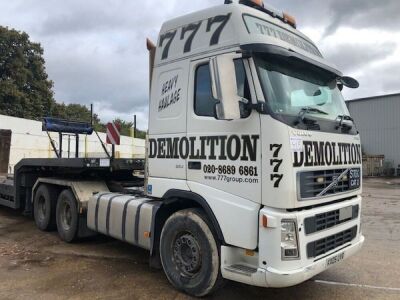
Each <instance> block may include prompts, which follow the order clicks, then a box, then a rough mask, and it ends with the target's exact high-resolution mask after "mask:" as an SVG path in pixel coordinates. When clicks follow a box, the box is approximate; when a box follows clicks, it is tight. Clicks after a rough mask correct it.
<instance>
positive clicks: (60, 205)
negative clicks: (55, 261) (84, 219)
mask: <svg viewBox="0 0 400 300" xmlns="http://www.w3.org/2000/svg"><path fill="white" fill-rule="evenodd" d="M56 220H57V230H58V234H59V236H60V238H61V239H62V240H63V241H65V242H68V243H70V242H73V241H74V240H76V239H77V236H78V227H79V216H78V208H77V204H76V199H75V196H74V194H73V193H72V192H71V191H70V190H64V191H63V192H62V193H61V194H60V196H59V197H58V201H57V210H56Z"/></svg>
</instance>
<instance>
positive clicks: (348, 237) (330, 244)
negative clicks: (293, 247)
mask: <svg viewBox="0 0 400 300" xmlns="http://www.w3.org/2000/svg"><path fill="white" fill-rule="evenodd" d="M356 235H357V226H354V227H352V228H350V229H347V230H345V231H342V232H339V233H336V234H333V235H330V236H328V237H325V238H322V239H320V240H317V241H314V242H311V243H308V244H307V257H308V258H312V257H317V256H320V255H323V254H325V253H327V252H329V251H331V250H334V249H336V248H338V247H340V246H342V245H344V244H346V243H348V242H351V241H352V240H353V239H354V238H355V237H356Z"/></svg>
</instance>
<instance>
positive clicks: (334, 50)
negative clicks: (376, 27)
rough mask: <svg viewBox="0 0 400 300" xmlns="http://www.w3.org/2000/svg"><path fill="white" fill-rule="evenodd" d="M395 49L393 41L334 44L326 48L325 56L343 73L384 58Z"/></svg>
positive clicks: (354, 70)
mask: <svg viewBox="0 0 400 300" xmlns="http://www.w3.org/2000/svg"><path fill="white" fill-rule="evenodd" d="M396 49H397V45H396V43H393V42H383V43H380V44H376V43H364V44H360V43H355V44H349V43H345V44H336V45H335V46H333V47H329V48H327V51H326V52H325V58H326V59H327V60H328V61H332V62H334V63H335V64H336V65H337V66H338V67H339V69H340V70H341V71H342V72H343V73H351V72H356V71H357V70H360V68H363V67H365V66H366V65H368V64H370V63H376V62H377V61H381V60H384V59H386V58H387V57H388V56H390V55H392V54H393V53H394V52H395V50H396Z"/></svg>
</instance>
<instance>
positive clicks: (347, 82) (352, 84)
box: [338, 76, 360, 89]
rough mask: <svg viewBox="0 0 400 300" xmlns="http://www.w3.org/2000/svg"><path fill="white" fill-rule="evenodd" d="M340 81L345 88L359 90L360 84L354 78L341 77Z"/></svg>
mask: <svg viewBox="0 0 400 300" xmlns="http://www.w3.org/2000/svg"><path fill="white" fill-rule="evenodd" d="M338 81H339V83H341V84H342V85H344V86H345V87H348V88H351V89H357V88H358V87H359V86H360V84H359V83H358V81H357V80H355V79H354V78H352V77H349V76H343V77H340V78H339V80H338Z"/></svg>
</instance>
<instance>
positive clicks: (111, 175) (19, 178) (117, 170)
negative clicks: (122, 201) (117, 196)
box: [0, 158, 145, 213]
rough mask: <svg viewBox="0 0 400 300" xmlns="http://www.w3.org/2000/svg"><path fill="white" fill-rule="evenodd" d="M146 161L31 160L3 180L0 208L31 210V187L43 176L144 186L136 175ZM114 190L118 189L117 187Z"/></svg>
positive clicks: (94, 159) (1, 182)
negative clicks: (100, 180)
mask: <svg viewBox="0 0 400 300" xmlns="http://www.w3.org/2000/svg"><path fill="white" fill-rule="evenodd" d="M144 163H145V161H144V159H112V158H111V159H109V158H28V159H22V160H21V161H20V162H19V163H18V164H17V165H16V166H15V168H14V174H13V175H9V176H8V177H6V178H3V179H2V180H1V179H0V205H4V206H7V207H11V208H13V209H25V213H30V211H31V205H30V204H31V197H32V187H33V186H34V184H35V182H36V180H37V179H38V178H39V177H41V178H43V177H57V176H61V177H62V178H71V179H78V178H85V180H91V179H92V180H95V179H102V180H104V181H106V182H107V183H109V184H110V185H113V186H114V187H115V186H118V185H119V186H120V187H121V188H126V187H130V186H138V185H142V184H143V178H140V177H138V176H134V175H133V172H143V171H144ZM114 189H115V188H114Z"/></svg>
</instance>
